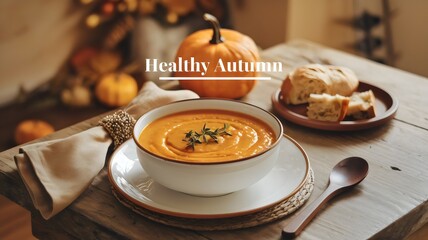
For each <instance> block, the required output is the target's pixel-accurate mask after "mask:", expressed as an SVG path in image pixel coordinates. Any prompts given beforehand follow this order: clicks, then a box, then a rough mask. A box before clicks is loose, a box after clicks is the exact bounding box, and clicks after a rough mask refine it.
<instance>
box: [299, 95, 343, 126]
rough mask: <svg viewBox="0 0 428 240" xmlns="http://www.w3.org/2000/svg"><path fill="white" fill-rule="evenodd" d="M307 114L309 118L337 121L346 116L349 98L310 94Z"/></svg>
mask: <svg viewBox="0 0 428 240" xmlns="http://www.w3.org/2000/svg"><path fill="white" fill-rule="evenodd" d="M308 102H309V105H308V111H307V116H308V118H309V119H314V120H320V121H329V122H339V121H341V120H343V119H344V118H345V116H346V111H347V109H348V104H349V98H348V97H343V96H340V95H337V94H336V95H334V96H332V95H329V94H326V93H323V94H310V95H309V99H308Z"/></svg>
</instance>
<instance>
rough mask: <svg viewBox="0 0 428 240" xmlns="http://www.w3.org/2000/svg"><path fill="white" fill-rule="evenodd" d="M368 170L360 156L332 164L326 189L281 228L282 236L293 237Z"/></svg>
mask: <svg viewBox="0 0 428 240" xmlns="http://www.w3.org/2000/svg"><path fill="white" fill-rule="evenodd" d="M368 171H369V165H368V163H367V161H366V160H364V159H362V158H360V157H349V158H345V159H343V160H342V161H340V162H339V163H338V164H336V166H334V168H333V170H332V172H331V173H330V183H329V186H328V187H327V189H326V190H325V191H324V192H323V193H322V194H321V195H320V196H319V197H318V198H317V199H315V200H314V201H313V202H312V203H310V204H309V205H308V206H306V207H305V208H304V209H303V210H302V211H301V212H299V213H298V214H297V215H295V216H294V217H293V218H292V219H290V222H289V223H288V224H287V226H285V227H284V228H283V229H282V237H283V238H294V237H296V236H297V235H299V234H300V232H301V231H302V230H303V228H304V227H305V226H306V225H307V224H308V223H309V222H310V221H311V220H312V218H313V217H315V215H316V214H317V213H318V212H319V210H320V209H321V207H322V206H323V205H324V204H325V203H326V202H327V201H328V200H330V199H331V198H333V197H334V196H336V195H337V194H338V193H341V192H343V191H344V190H346V189H349V188H350V187H353V186H355V185H357V184H358V183H360V182H361V181H362V180H363V179H364V178H365V177H366V176H367V173H368Z"/></svg>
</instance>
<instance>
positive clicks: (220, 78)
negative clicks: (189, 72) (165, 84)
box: [159, 77, 272, 80]
mask: <svg viewBox="0 0 428 240" xmlns="http://www.w3.org/2000/svg"><path fill="white" fill-rule="evenodd" d="M271 79H272V78H271V77H159V80H271Z"/></svg>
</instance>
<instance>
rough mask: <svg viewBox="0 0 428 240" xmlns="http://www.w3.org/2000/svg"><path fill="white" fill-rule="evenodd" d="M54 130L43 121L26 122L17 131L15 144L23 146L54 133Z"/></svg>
mask: <svg viewBox="0 0 428 240" xmlns="http://www.w3.org/2000/svg"><path fill="white" fill-rule="evenodd" d="M54 131H55V130H54V128H53V127H52V126H51V125H50V124H49V123H47V122H45V121H42V120H25V121H23V122H21V123H20V124H19V125H18V126H17V127H16V129H15V142H16V143H17V144H23V143H26V142H29V141H32V140H35V139H37V138H41V137H44V136H46V135H48V134H50V133H53V132H54Z"/></svg>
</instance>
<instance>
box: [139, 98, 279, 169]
mask: <svg viewBox="0 0 428 240" xmlns="http://www.w3.org/2000/svg"><path fill="white" fill-rule="evenodd" d="M206 100H219V101H227V102H235V103H239V104H246V105H249V106H251V107H254V108H258V109H260V110H262V111H263V112H265V113H267V114H268V115H270V116H271V117H272V118H273V119H274V120H275V122H276V123H277V124H278V126H279V129H280V132H279V134H278V136H275V137H276V140H275V142H274V143H273V144H272V145H270V146H269V148H268V149H265V150H263V151H262V152H259V153H257V154H254V155H251V156H248V157H244V158H237V159H231V160H226V161H211V162H186V161H183V160H179V159H173V158H168V157H164V156H161V155H158V154H155V153H152V152H150V151H149V150H147V149H145V148H144V147H143V146H142V145H141V144H140V142H139V141H138V138H139V136H135V127H136V126H137V124H135V125H134V127H133V129H132V138H133V139H134V142H135V144H136V145H137V147H138V148H139V149H141V150H143V151H145V152H146V153H148V154H149V155H152V156H154V157H157V158H159V159H161V160H165V161H169V162H174V163H179V164H188V165H215V164H227V163H235V162H241V161H245V160H248V159H252V158H255V157H257V156H260V155H262V154H264V153H266V152H268V151H270V150H272V149H273V148H274V147H275V146H276V145H278V144H279V143H280V142H281V139H282V136H283V134H284V127H283V126H282V123H281V121H280V120H279V119H278V118H277V117H276V116H275V115H274V114H273V113H271V112H269V111H267V110H265V109H263V108H261V107H259V106H256V105H254V104H251V103H247V102H242V101H239V100H233V99H223V98H193V99H185V100H179V101H174V102H170V103H167V104H165V105H162V106H159V107H156V108H153V109H151V110H150V111H148V112H146V113H144V114H143V115H141V116H140V117H139V118H138V119H137V121H136V122H138V121H140V119H141V118H143V117H144V116H146V115H147V114H150V113H151V112H153V111H155V110H157V109H158V108H161V107H165V106H168V105H172V104H176V103H180V102H190V101H206ZM198 109H203V108H198ZM198 109H189V110H198ZM218 110H221V109H218ZM227 111H231V110H227ZM231 112H232V111H231ZM177 113H178V112H177ZM243 114H245V113H243ZM246 115H248V114H246ZM166 116H167V115H166ZM155 120H156V119H155ZM260 120H261V121H263V122H265V121H264V120H263V119H260ZM265 123H266V122H265ZM139 134H141V132H140V133H139Z"/></svg>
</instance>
